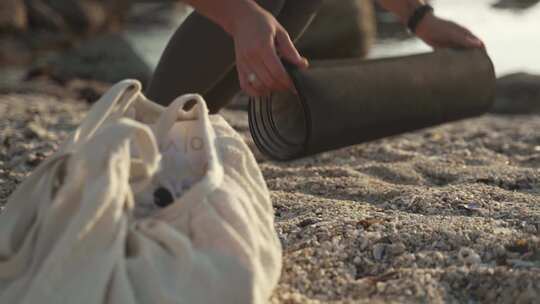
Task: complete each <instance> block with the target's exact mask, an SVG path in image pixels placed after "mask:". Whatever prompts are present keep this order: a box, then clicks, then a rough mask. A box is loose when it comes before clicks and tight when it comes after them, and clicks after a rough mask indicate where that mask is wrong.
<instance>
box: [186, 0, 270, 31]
mask: <svg viewBox="0 0 540 304" xmlns="http://www.w3.org/2000/svg"><path fill="white" fill-rule="evenodd" d="M184 2H185V3H187V4H189V5H191V6H192V7H193V8H194V9H195V10H196V11H197V12H199V13H200V14H201V15H204V16H205V17H207V18H208V19H210V20H212V21H213V22H215V23H217V24H218V25H220V26H221V27H222V28H223V29H224V30H225V31H226V32H228V33H229V34H231V33H232V32H233V31H234V28H235V24H236V22H235V21H237V20H241V19H242V18H245V17H246V15H247V14H253V13H254V12H257V11H258V10H262V8H261V7H260V6H259V5H257V3H255V1H253V0H184Z"/></svg>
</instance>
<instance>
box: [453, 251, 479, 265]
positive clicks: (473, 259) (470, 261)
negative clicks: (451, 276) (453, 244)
mask: <svg viewBox="0 0 540 304" xmlns="http://www.w3.org/2000/svg"><path fill="white" fill-rule="evenodd" d="M458 258H459V260H460V261H461V262H462V263H464V264H466V265H478V264H480V263H482V259H481V258H480V255H478V253H476V252H475V251H474V250H473V249H471V248H468V247H463V248H461V249H460V250H459V253H458Z"/></svg>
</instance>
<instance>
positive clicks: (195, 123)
mask: <svg viewBox="0 0 540 304" xmlns="http://www.w3.org/2000/svg"><path fill="white" fill-rule="evenodd" d="M193 103H194V106H192V107H191V108H189V107H187V105H188V104H193ZM280 269H281V247H280V243H279V239H278V238H277V236H276V233H275V230H274V227H273V210H272V206H271V203H270V199H269V193H268V190H267V188H266V185H265V182H264V180H263V177H262V175H261V172H260V170H259V168H258V166H257V164H256V162H255V160H254V157H253V155H252V154H251V152H250V150H249V149H248V147H247V146H246V144H245V143H244V142H243V141H242V139H241V137H240V136H239V135H238V134H237V133H236V132H235V131H234V130H233V129H232V128H231V127H230V126H229V125H228V124H227V123H226V122H225V120H224V119H223V118H221V117H220V116H217V115H212V116H209V115H208V114H207V108H206V105H205V103H204V101H203V99H202V98H201V97H200V96H199V95H185V96H182V97H180V98H178V99H177V100H176V101H174V102H173V103H172V104H171V105H170V106H169V107H168V108H163V107H161V106H159V105H157V104H155V103H152V102H150V101H148V100H147V99H146V98H145V97H144V96H143V94H142V93H141V86H140V84H139V83H138V82H137V81H133V80H127V81H123V82H120V83H118V84H117V85H115V86H114V87H113V88H111V89H110V91H108V92H107V93H106V94H105V95H104V96H103V97H102V98H101V99H100V100H99V101H98V102H97V103H96V104H94V106H93V107H92V108H91V110H90V111H89V113H88V115H87V117H86V118H85V119H84V121H83V122H82V124H81V125H80V127H79V128H78V129H77V130H76V131H75V132H73V133H72V134H71V135H70V137H69V138H68V139H67V140H66V141H65V142H64V143H63V144H62V145H61V147H60V148H59V150H58V151H57V152H56V153H55V154H54V155H52V156H51V157H50V158H48V159H47V160H46V161H44V162H43V163H42V164H41V165H40V166H39V167H38V168H37V169H36V170H35V171H34V172H33V173H32V174H31V175H30V176H29V177H28V178H27V179H26V180H25V181H24V182H23V183H22V184H21V185H20V186H19V187H18V188H17V190H16V191H15V192H14V193H13V194H12V196H11V197H10V198H9V200H8V204H7V206H6V210H5V211H4V212H3V213H2V214H1V215H0V303H10V304H15V303H55V304H58V303H265V302H266V301H267V299H268V297H269V296H270V294H271V292H272V289H273V288H274V287H275V286H276V284H277V280H278V277H279V274H280Z"/></svg>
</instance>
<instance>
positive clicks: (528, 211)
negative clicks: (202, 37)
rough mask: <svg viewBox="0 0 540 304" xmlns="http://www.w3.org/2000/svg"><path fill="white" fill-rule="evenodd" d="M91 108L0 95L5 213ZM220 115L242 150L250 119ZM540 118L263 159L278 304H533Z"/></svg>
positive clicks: (488, 121)
mask: <svg viewBox="0 0 540 304" xmlns="http://www.w3.org/2000/svg"><path fill="white" fill-rule="evenodd" d="M87 109H88V106H87V105H86V104H84V103H83V102H80V101H74V100H71V99H62V100H60V99H58V98H57V97H54V96H49V95H43V94H4V95H0V117H1V119H0V205H3V204H4V203H5V202H6V199H7V197H8V195H9V194H10V193H11V192H12V191H13V189H14V188H15V187H16V185H17V184H18V183H20V182H21V181H22V180H23V179H24V177H25V176H27V174H28V173H29V172H30V171H31V170H32V169H33V168H35V166H36V165H37V164H39V162H40V161H42V160H43V159H44V158H46V157H47V156H48V155H50V154H51V153H52V151H54V149H56V148H57V146H58V143H59V142H60V141H61V140H62V139H63V138H65V136H66V135H67V134H68V133H69V132H70V131H71V130H73V129H74V128H75V127H76V126H77V124H78V123H79V122H80V121H81V119H82V118H83V117H84V114H85V113H86V110H87ZM224 115H225V116H226V117H227V119H228V120H229V121H231V123H232V124H233V125H234V126H235V127H236V128H237V129H238V130H239V131H240V132H242V133H243V134H244V135H246V137H248V134H247V122H246V121H247V120H246V117H245V112H242V111H239V110H228V111H225V112H224ZM538 130H540V119H539V117H538V116H535V115H522V116H496V115H487V116H484V117H481V118H477V119H471V120H466V121H462V122H457V123H452V124H448V125H444V126H441V127H437V128H431V129H427V130H422V131H419V132H415V133H409V134H406V135H402V136H397V137H394V138H389V139H384V140H380V141H376V142H372V143H368V144H362V145H357V146H354V147H350V148H345V149H342V150H339V151H335V152H330V153H324V154H321V155H318V156H315V157H310V158H306V159H302V160H298V161H294V162H287V163H278V162H272V161H269V160H266V159H264V157H263V156H261V155H258V156H257V158H258V159H259V161H260V165H261V169H262V171H263V174H264V176H265V178H266V181H267V183H268V186H269V188H270V189H271V196H272V200H273V204H274V208H275V216H276V230H277V231H278V233H279V236H280V239H281V241H282V244H283V248H284V265H283V273H282V277H281V280H280V284H279V286H278V288H277V289H276V291H275V293H274V296H273V297H272V299H271V302H272V303H349V302H354V303H398V302H399V303H407V302H409V303H412V302H425V303H442V302H445V303H477V302H479V303H494V302H497V303H516V302H517V303H534V302H537V301H538V298H539V297H540V239H539V238H538V237H539V229H540V202H539V199H540V170H539V166H540V133H539V132H538Z"/></svg>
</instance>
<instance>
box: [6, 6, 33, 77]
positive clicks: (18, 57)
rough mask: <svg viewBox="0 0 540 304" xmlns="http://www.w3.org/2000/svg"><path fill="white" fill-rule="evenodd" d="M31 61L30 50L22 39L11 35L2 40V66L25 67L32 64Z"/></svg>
mask: <svg viewBox="0 0 540 304" xmlns="http://www.w3.org/2000/svg"><path fill="white" fill-rule="evenodd" d="M0 10H1V8H0ZM31 60H32V54H31V52H30V50H29V48H28V47H27V46H26V45H25V44H24V43H23V42H22V41H21V40H20V39H17V38H16V37H13V36H10V35H5V36H4V37H2V39H0V65H2V66H7V65H23V64H28V63H30V62H31Z"/></svg>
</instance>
